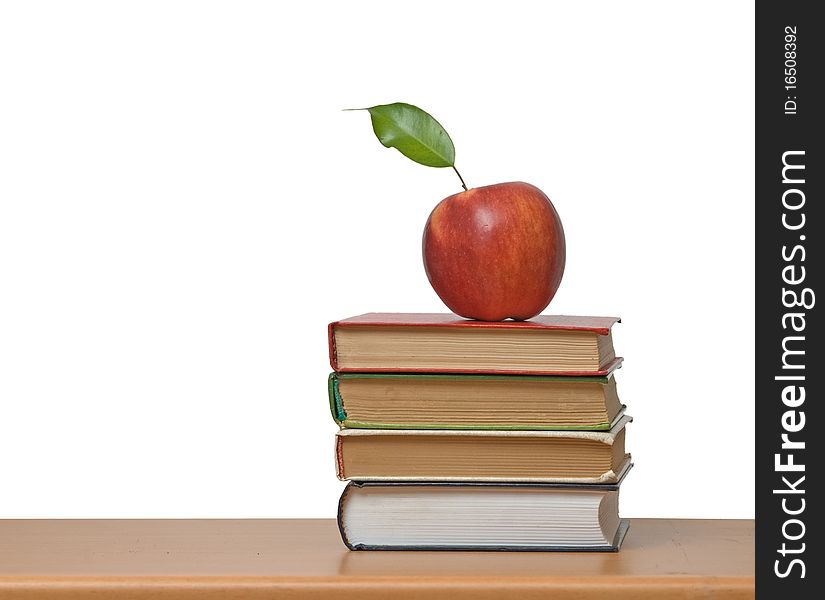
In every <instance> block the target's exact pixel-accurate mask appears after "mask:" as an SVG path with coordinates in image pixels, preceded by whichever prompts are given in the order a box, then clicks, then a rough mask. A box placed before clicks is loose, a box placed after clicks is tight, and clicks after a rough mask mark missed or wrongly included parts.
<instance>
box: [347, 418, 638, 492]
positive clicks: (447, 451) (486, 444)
mask: <svg viewBox="0 0 825 600" xmlns="http://www.w3.org/2000/svg"><path fill="white" fill-rule="evenodd" d="M630 420H631V419H630V417H628V416H623V417H622V418H620V419H619V420H618V421H617V422H616V424H615V425H614V426H613V427H612V428H611V429H610V431H496V430H493V431H491V430H458V431H452V430H422V429H411V430H393V429H384V430H381V429H342V430H340V431H339V432H338V434H337V437H336V452H335V459H336V469H337V473H338V477H339V479H351V480H355V481H508V482H518V481H525V482H570V483H615V482H616V481H618V480H619V478H620V477H621V475H622V473H623V472H624V470H626V469H627V468H628V465H629V464H630V455H629V454H626V453H625V425H626V424H627V423H628V422H630Z"/></svg>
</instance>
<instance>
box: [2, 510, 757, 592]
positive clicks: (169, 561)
mask: <svg viewBox="0 0 825 600" xmlns="http://www.w3.org/2000/svg"><path fill="white" fill-rule="evenodd" d="M753 532H754V526H753V521H730V520H719V521H699V520H669V519H634V520H633V521H632V524H631V526H630V531H629V532H628V535H627V539H626V540H625V544H624V546H623V548H622V550H621V551H620V552H618V553H543V552H538V553H532V552H529V553H502V552H487V553H470V552H350V551H348V550H347V549H346V548H345V547H344V546H343V545H342V544H341V541H340V539H339V537H338V530H337V527H336V525H335V521H333V520H327V519H292V520H291V519H272V520H256V519H249V520H14V521H12V520H9V521H0V599H3V600H5V599H7V598H15V599H18V598H19V599H27V598H35V597H36V598H61V599H69V598H72V599H75V598H86V597H95V598H116V599H130V600H131V599H137V598H157V599H159V600H164V599H167V598H205V599H210V600H211V599H215V598H244V599H258V598H289V599H298V598H315V599H317V598H358V599H362V600H371V599H379V598H380V599H387V600H396V599H401V600H403V599H406V598H449V599H450V600H462V599H465V598H474V599H478V598H481V599H490V600H493V599H495V600H501V599H506V598H518V599H520V600H530V599H537V598H551V597H552V598H553V599H556V600H572V599H576V600H583V599H586V598H599V599H600V600H614V599H617V600H623V599H631V598H632V599H635V600H644V599H654V598H656V599H664V598H703V599H708V598H752V597H753V595H754V566H753V563H754V545H753Z"/></svg>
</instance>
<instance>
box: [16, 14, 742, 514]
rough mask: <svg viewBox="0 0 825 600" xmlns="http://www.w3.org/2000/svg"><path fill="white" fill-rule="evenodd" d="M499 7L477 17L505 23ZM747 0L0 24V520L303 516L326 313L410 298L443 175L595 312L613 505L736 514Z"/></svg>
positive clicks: (319, 425)
mask: <svg viewBox="0 0 825 600" xmlns="http://www.w3.org/2000/svg"><path fill="white" fill-rule="evenodd" d="M505 6H506V8H505ZM752 12H753V10H752V7H751V4H750V3H747V2H725V3H720V2H694V3H691V4H689V5H681V6H676V5H670V4H667V3H662V2H621V3H618V2H601V3H593V2H588V3H583V2H582V3H574V2H556V3H552V4H550V3H538V2H535V3H529V2H512V1H511V2H508V3H506V4H502V3H501V2H489V3H483V2H467V3H461V2H449V3H448V2H421V1H417V2H415V3H412V4H410V3H406V4H404V5H403V7H400V6H399V7H398V8H392V5H391V4H387V3H384V2H370V3H366V2H346V3H343V2H332V1H330V2H303V3H289V4H287V3H278V2H202V1H201V2H117V3H112V2H73V3H65V2H54V3H43V2H9V3H3V4H2V6H0V86H2V90H1V92H0V457H2V459H0V460H2V462H1V463H0V516H2V517H93V516H97V517H115V516H117V517H152V516H164V517H178V516H179V517H184V516H186V517H208V516H226V517H233V516H234V517H246V516H255V517H278V516H284V517H286V516H295V517H298V516H300V517H309V516H327V517H329V516H332V515H333V514H334V512H335V509H336V503H337V498H338V494H339V492H340V490H341V488H342V487H343V484H342V483H340V482H339V481H337V480H336V478H335V474H334V471H333V459H332V445H333V434H334V432H335V430H336V426H335V425H334V423H333V422H332V420H331V418H330V416H329V414H328V407H327V398H326V376H327V374H328V371H329V365H328V360H327V347H326V325H327V322H329V321H331V320H335V319H338V318H343V317H347V316H351V315H354V314H359V313H362V312H368V311H374V310H377V311H421V312H430V311H442V310H444V308H443V306H442V305H441V303H440V301H439V299H438V297H437V296H436V295H435V293H434V292H433V291H432V289H431V288H430V286H429V284H428V282H427V279H426V276H425V274H424V270H423V267H422V263H421V256H420V236H421V232H422V228H423V225H424V222H425V220H426V218H427V215H428V214H429V211H430V210H431V209H432V208H433V206H434V205H435V204H436V203H437V202H438V201H439V200H440V199H441V198H443V197H445V196H447V195H450V194H453V193H455V192H457V191H459V189H460V188H459V185H458V181H457V179H456V178H455V175H454V174H453V173H452V172H451V171H450V170H448V169H429V168H427V167H423V166H420V165H416V164H414V163H412V162H410V161H408V160H407V159H405V158H403V157H402V156H401V155H399V154H398V153H397V152H396V151H394V150H387V149H385V148H383V147H382V146H381V145H380V144H379V143H378V141H377V140H376V139H375V138H374V136H373V133H372V131H371V128H370V124H369V118H368V115H367V114H366V113H360V112H342V111H341V109H343V108H348V107H363V106H370V105H373V104H382V103H387V102H393V101H406V102H411V103H413V104H417V105H419V106H421V107H423V108H425V109H426V110H428V111H429V112H431V113H433V114H434V116H436V118H437V119H438V120H439V121H440V122H441V123H442V124H443V125H444V126H445V127H446V129H447V131H448V132H449V133H450V135H451V136H452V138H453V140H454V141H455V144H456V148H457V165H458V167H459V169H460V170H461V171H462V174H463V175H464V177H465V179H466V180H467V183H468V184H469V185H470V186H479V185H485V184H491V183H497V182H501V181H509V180H524V181H528V182H531V183H533V184H535V185H537V186H539V187H540V188H542V189H543V190H544V191H545V192H546V193H547V194H548V195H549V196H550V197H551V199H552V200H553V202H554V204H555V206H556V208H557V209H558V211H559V213H560V215H561V217H562V220H563V223H564V227H565V230H566V234H567V250H568V259H567V270H566V273H565V277H564V280H563V282H562V286H561V288H560V290H559V293H558V294H557V296H556V299H555V300H554V301H553V303H552V304H551V305H550V307H549V308H548V309H547V311H546V312H550V313H567V314H595V315H618V316H621V317H622V320H623V322H622V324H621V325H618V326H617V327H616V328H615V342H616V348H617V350H618V351H619V353H620V354H622V355H624V356H625V357H626V362H625V367H624V368H623V369H622V370H621V371H620V372H619V374H618V377H617V379H618V382H619V392H620V395H621V397H622V399H623V401H624V402H626V403H627V404H628V406H629V412H630V413H631V414H633V415H634V416H635V419H636V420H635V422H634V423H633V424H632V425H631V426H630V427H629V431H628V448H629V449H630V450H631V451H632V452H633V454H634V459H635V462H636V468H635V469H634V471H633V472H632V473H631V474H630V476H629V477H628V479H627V481H626V484H625V486H624V487H623V498H622V502H623V504H622V512H623V515H624V516H629V517H638V516H647V517H658V516H673V517H739V518H745V517H752V516H753V490H752V488H753V473H752V469H753V457H752V451H753V443H754V438H753V324H754V320H753V319H754V315H753V268H754V267H753V243H754V242H753V195H754V189H753V175H754V173H753V153H754V134H753V123H754V114H753V83H754V82H753V14H752Z"/></svg>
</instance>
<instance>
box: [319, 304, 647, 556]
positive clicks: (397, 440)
mask: <svg viewBox="0 0 825 600" xmlns="http://www.w3.org/2000/svg"><path fill="white" fill-rule="evenodd" d="M617 321H618V319H616V318H612V317H572V316H539V317H535V318H534V319H532V320H530V321H523V322H519V321H502V322H494V323H491V322H485V321H470V320H466V319H460V318H458V317H456V316H455V315H441V314H393V313H390V314H379V313H370V314H366V315H361V316H359V317H353V318H351V319H346V320H343V321H338V322H335V323H331V324H330V326H329V344H330V363H331V365H332V368H333V370H334V373H332V374H331V375H330V377H329V400H330V409H331V410H332V415H333V418H334V419H335V421H336V422H337V423H338V424H339V425H340V426H341V429H340V430H339V431H338V433H337V438H336V445H335V460H336V469H337V473H338V477H339V478H340V479H342V480H349V481H350V483H349V485H348V486H347V487H346V489H345V490H344V493H343V494H342V496H341V500H340V502H339V510H338V524H339V527H340V530H341V536H342V538H343V540H344V543H345V544H346V545H347V546H348V547H349V548H351V549H355V550H360V549H421V550H425V549H426V550H435V549H454V550H608V551H609V550H618V548H619V546H620V545H621V542H622V539H623V538H624V534H625V532H626V531H627V522H626V521H623V520H621V519H620V518H619V511H618V492H619V484H620V483H621V481H622V479H623V477H624V475H625V474H626V473H627V471H628V469H629V468H630V466H631V462H630V455H629V454H626V453H625V429H624V428H625V424H626V423H628V422H629V420H630V418H629V417H627V416H625V414H624V406H623V405H622V403H621V402H620V401H619V398H618V395H617V393H616V380H615V377H614V376H613V373H614V371H615V369H616V368H618V367H619V366H620V364H621V361H622V359H621V358H618V357H616V355H615V352H614V350H613V341H612V336H611V333H610V330H611V327H612V326H613V324H614V323H616V322H617Z"/></svg>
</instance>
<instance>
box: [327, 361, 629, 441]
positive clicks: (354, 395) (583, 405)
mask: <svg viewBox="0 0 825 600" xmlns="http://www.w3.org/2000/svg"><path fill="white" fill-rule="evenodd" d="M329 404H330V410H331V411H332V417H333V418H334V419H335V421H336V423H338V424H339V425H341V426H342V427H346V428H356V429H548V430H550V429H581V430H587V429H590V430H597V431H606V430H609V429H610V428H611V427H612V426H613V425H614V424H615V423H616V421H617V420H618V419H619V417H620V416H621V414H622V412H623V410H624V406H623V405H622V403H621V402H620V401H619V396H618V394H617V393H616V380H615V379H614V377H613V374H612V373H610V374H609V375H607V376H605V377H561V376H545V375H463V374H462V375H455V374H450V375H447V374H417V375H410V374H406V373H397V374H396V373H392V374H391V373H333V374H332V375H330V377H329Z"/></svg>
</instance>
